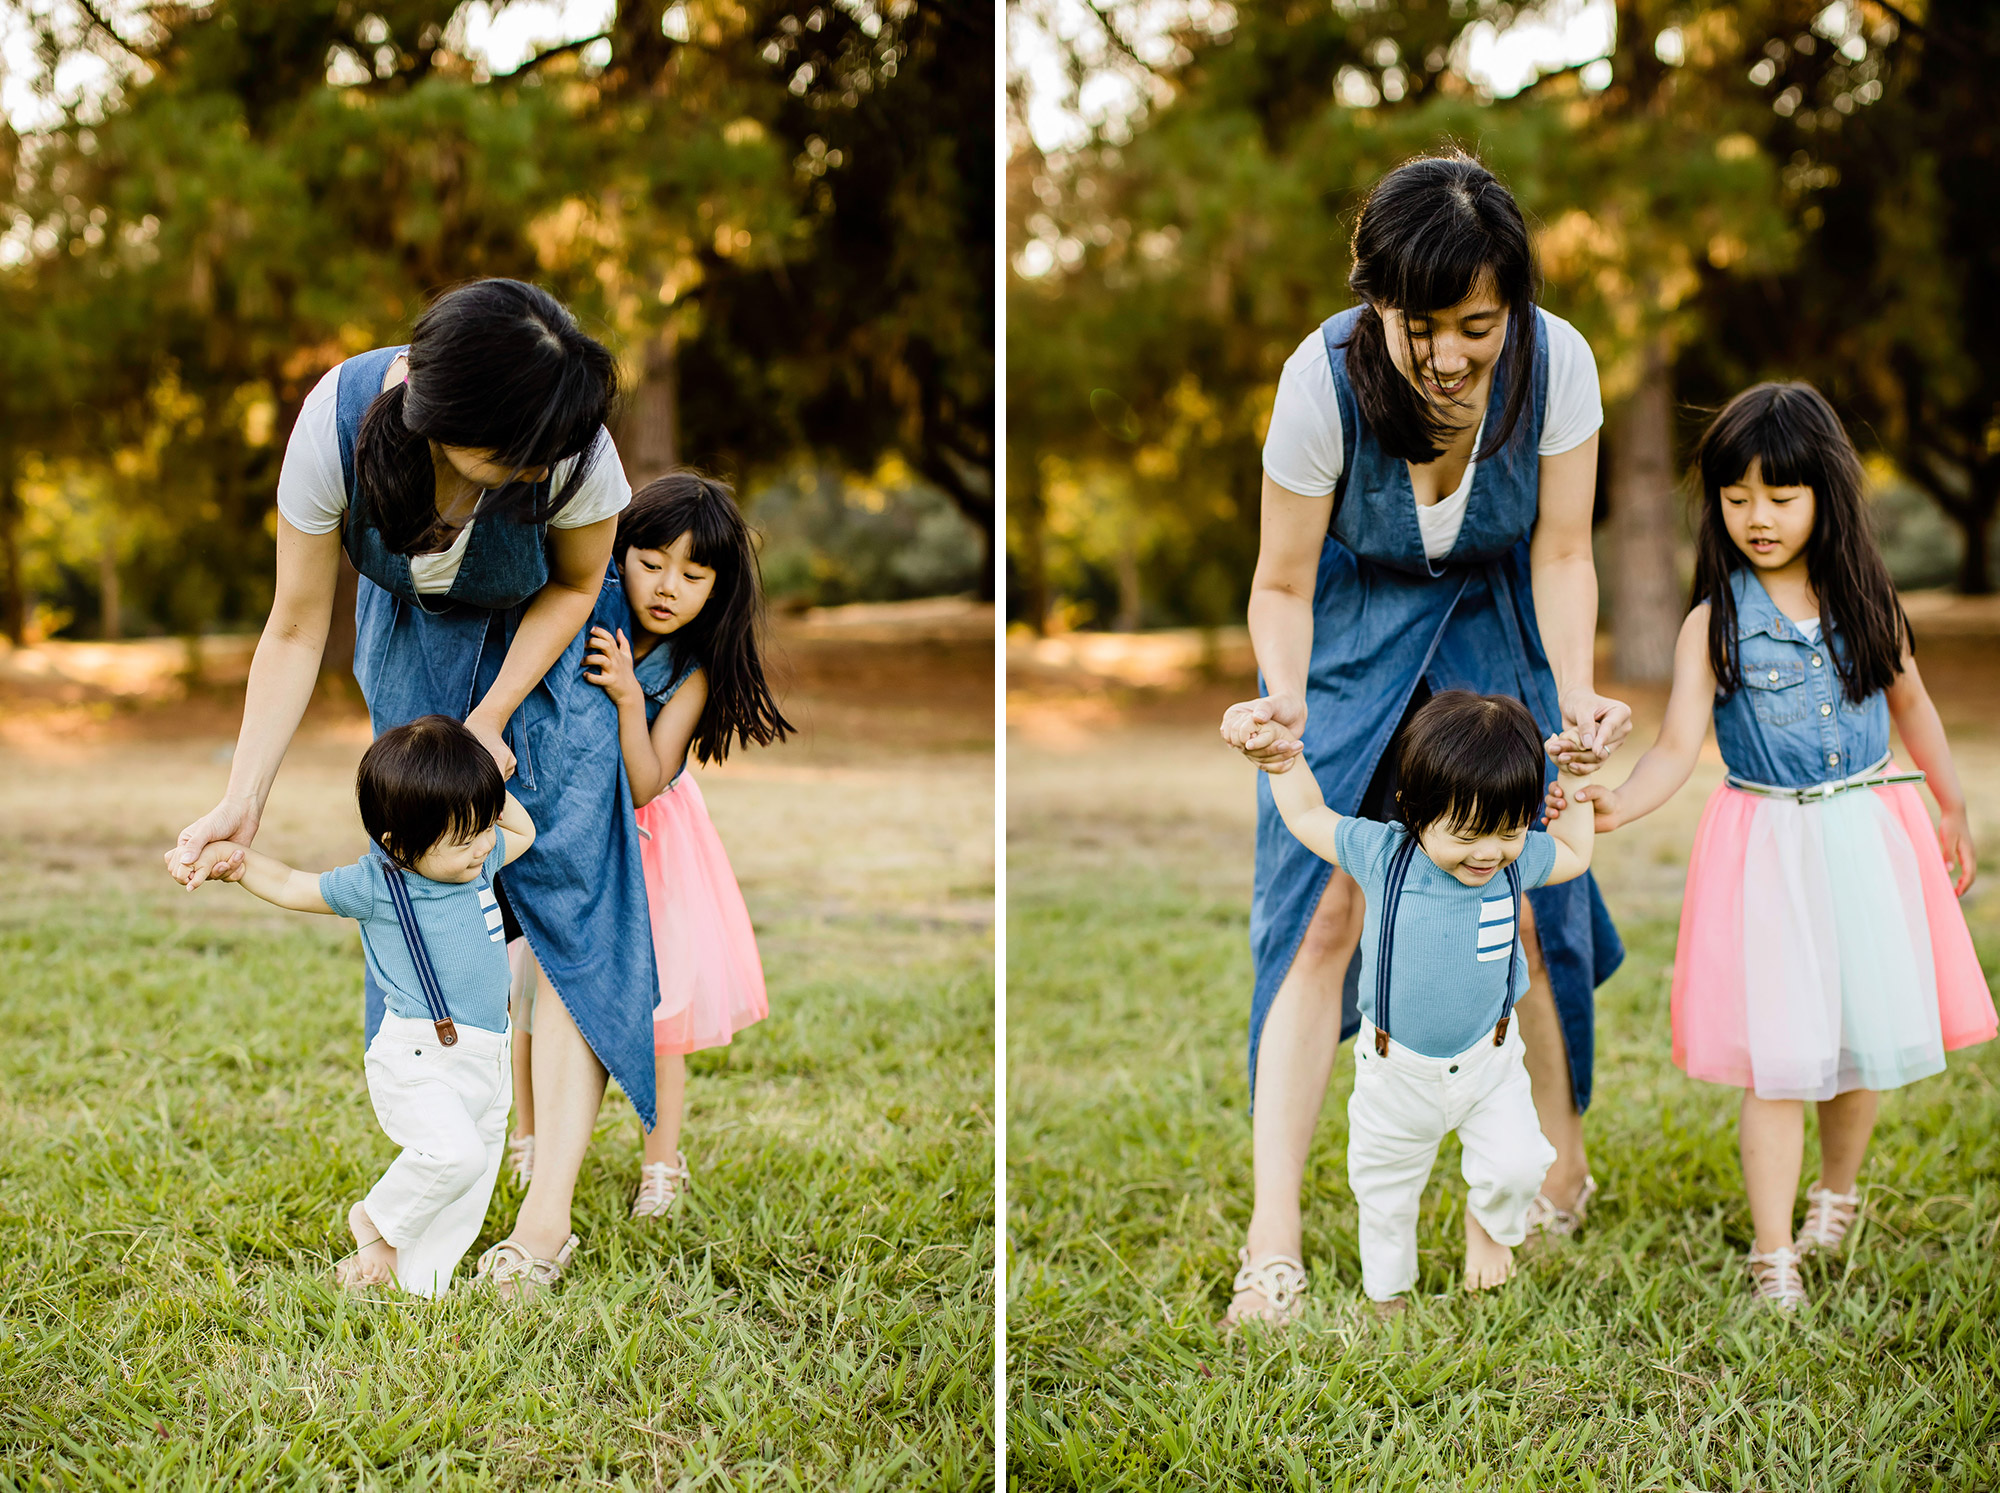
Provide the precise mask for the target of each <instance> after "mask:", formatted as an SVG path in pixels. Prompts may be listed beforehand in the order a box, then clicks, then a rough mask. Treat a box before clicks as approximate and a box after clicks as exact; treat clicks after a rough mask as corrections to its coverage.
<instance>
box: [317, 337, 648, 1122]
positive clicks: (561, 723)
mask: <svg viewBox="0 0 2000 1493" xmlns="http://www.w3.org/2000/svg"><path fill="white" fill-rule="evenodd" d="M405 351H406V349H405V348H401V347H385V348H378V349H376V350H375V351H374V352H368V353H362V354H361V355H360V356H359V357H355V358H350V359H348V360H347V361H346V362H345V363H343V364H342V365H341V368H340V379H339V384H338V394H337V398H336V403H335V415H334V425H335V430H336V432H337V434H338V438H339V444H340V464H341V474H342V476H343V477H344V478H345V480H346V486H347V501H348V509H347V519H348V521H347V522H346V523H345V525H344V527H343V530H342V544H343V546H344V547H345V549H346V551H347V554H348V558H350V559H351V560H353V562H354V566H355V568H356V569H357V570H359V571H360V572H361V581H360V585H359V588H358V591H357V594H356V596H355V603H354V677H355V679H356V680H357V681H358V682H359V683H360V685H361V693H362V696H363V698H364V699H366V700H367V702H368V716H369V721H370V723H371V724H372V725H373V727H374V730H375V734H376V735H377V736H380V735H381V734H382V733H383V732H384V731H388V730H392V729H393V728H395V727H397V726H400V725H403V724H405V723H407V722H409V721H412V720H415V719H416V718H417V717H419V716H423V715H432V714H436V715H448V716H450V717H452V718H453V719H454V720H464V719H465V717H466V716H467V715H468V714H469V713H470V712H471V710H472V707H473V706H474V705H475V704H477V703H478V701H479V699H480V697H481V696H483V695H484V694H485V693H486V691H487V690H488V689H489V688H490V687H491V686H492V684H493V681H494V679H495V678H496V677H497V676H498V675H499V672H500V665H501V663H502V661H503V660H504V659H505V658H506V656H507V649H508V647H509V645H510V644H512V642H513V640H514V632H515V629H516V628H517V627H518V626H519V625H520V621H521V614H522V613H523V611H525V610H526V607H527V603H528V602H529V600H530V599H532V598H533V597H534V595H535V593H536V592H538V591H540V590H541V589H542V587H543V586H544V585H546V584H547V583H548V579H549V561H548V551H547V535H546V532H545V528H544V526H543V525H540V524H528V523H515V522H512V521H510V520H507V519H504V518H499V517H492V516H489V517H484V518H482V519H481V520H480V521H479V522H478V523H476V524H475V525H473V528H472V533H471V535H470V537H469V538H468V539H467V540H466V553H465V559H464V562H463V563H462V564H461V565H460V567H459V572H458V579H457V580H456V581H454V582H453V583H452V587H451V590H450V591H449V592H447V593H446V594H445V595H443V596H441V597H440V596H421V597H420V596H419V595H418V594H417V592H416V589H415V587H414V585H413V584H412V583H411V579H410V561H409V557H408V556H406V555H399V554H396V553H394V552H393V551H391V550H390V549H389V547H388V546H387V545H386V544H385V543H384V542H383V540H382V536H381V534H380V532H379V531H378V530H376V529H375V528H373V527H372V526H368V525H364V524H362V523H360V522H358V521H356V520H355V519H354V517H353V515H354V511H355V510H354V498H355V474H354V445H355V440H356V438H357V436H358V435H359V433H360V429H361V419H362V416H363V415H364V414H366V413H367V410H368V406H369V405H370V404H371V403H373V401H374V399H375V396H376V395H377V394H379V393H380V392H381V390H382V380H383V378H384V377H385V376H386V374H387V373H388V370H389V365H390V364H391V363H392V362H394V361H395V359H396V358H397V357H398V356H400V355H401V354H402V353H403V352H405ZM592 626H601V627H605V628H620V627H623V628H626V629H627V630H629V629H630V627H631V611H630V608H629V607H628V606H627V604H626V601H625V590H624V587H623V586H622V585H621V584H620V582H619V579H618V570H617V567H616V565H615V564H614V565H612V566H610V567H608V568H607V570H606V572H605V576H604V580H603V582H602V584H601V585H600V586H599V588H598V597H597V606H596V609H595V610H594V611H593V612H592V613H591V617H590V621H589V622H588V623H586V624H585V625H584V627H583V628H582V629H581V630H580V631H579V632H578V633H577V635H576V636H575V637H574V638H572V639H571V640H570V643H569V646H568V647H567V648H565V649H564V650H563V652H562V656H561V657H560V658H558V659H557V660H556V661H555V663H553V664H552V665H550V666H549V671H548V673H547V674H545V675H544V676H543V677H542V679H541V682H540V683H538V684H537V685H536V686H535V687H534V689H533V690H531V691H530V692H529V693H528V697H527V698H526V699H525V700H523V701H522V702H521V706H520V708H519V709H518V710H516V711H515V712H514V715H513V718H512V719H511V720H510V721H509V722H508V723H507V729H506V740H507V745H508V747H509V748H510V749H511V750H512V751H513V753H514V758H515V768H514V776H513V778H512V779H511V780H510V781H509V782H508V784H507V787H508V791H510V792H511V793H513V795H514V796H515V797H516V798H517V799H519V800H520V802H521V806H522V807H523V808H525V809H526V810H527V811H528V813H529V815H530V816H531V817H532V818H533V819H534V821H535V831H536V833H535V843H534V845H533V847H532V848H531V849H530V850H529V851H528V853H527V854H526V855H524V856H522V857H521V858H520V859H519V860H517V861H515V862H514V864H513V865H511V866H509V867H507V869H506V870H504V871H502V872H501V873H500V874H499V877H498V878H497V883H496V884H497V887H498V890H499V894H500V897H501V899H502V901H503V902H504V904H505V906H506V909H507V911H508V913H509V914H510V915H511V917H512V919H513V921H514V922H515V923H517V924H518V925H519V927H520V930H521V932H522V934H523V935H525V936H526V938H527V940H528V946H529V947H530V948H531V949H533V950H534V953H535V957H536V958H537V959H538V960H539V961H540V962H541V966H542V969H543V970H544V972H546V973H547V975H548V977H549V982H550V984H552V985H553V986H554V987H555V989H556V992H557V994H558V996H559V997H560V998H561V1000H562V1003H563V1005H564V1006H565V1007H566V1008H567V1009H568V1011H569V1013H570V1016H571V1017H572V1018H573V1019H574V1020H575V1022H576V1025H577V1029H578V1030H579V1031H581V1032H582V1033H583V1035H584V1039H585V1040H586V1041H587V1042H589V1044H590V1048H591V1051H592V1052H594V1053H596V1055H597V1059H598V1061H599V1062H601V1063H603V1064H604V1066H605V1069H606V1070H607V1071H608V1072H609V1073H610V1074H611V1076H612V1077H613V1078H614V1079H616V1080H617V1082H618V1086H619V1087H620V1088H622V1089H623V1090H624V1091H625V1093H626V1095H627V1097H629V1098H630V1099H631V1101H632V1107H633V1108H634V1109H636V1110H637V1111H638V1112H639V1118H640V1119H641V1120H642V1121H643V1122H644V1123H645V1125H646V1127H647V1128H648V1129H651V1128H652V1125H653V1118H654V1092H653V1003H654V1000H655V999H656V992H657V991H658V989H659V978H658V972H657V970H656V967H655V965H654V962H653V944H652V940H651V939H650V938H645V937H633V936H632V930H633V929H635V928H637V929H644V928H646V927H648V926H649V921H648V914H647V909H646V884H645V879H644V875H643V873H642V871H641V870H640V865H639V836H638V826H637V825H636V824H635V823H634V821H633V817H632V792H631V787H630V785H629V783H628V782H627V779H626V776H625V759H624V756H623V754H622V753H621V752H620V751H619V747H618V709H617V707H616V706H615V705H613V704H612V703H611V698H610V696H608V695H606V694H605V693H604V691H603V690H601V689H599V688H598V687H597V686H596V685H593V684H591V683H589V682H588V681H587V680H586V679H585V678H584V677H583V655H584V644H585V640H586V638H587V637H588V635H589V631H590V628H591V627H592ZM366 990H367V1015H366V1033H367V1040H369V1041H373V1040H374V1037H375V1031H376V1029H377V1028H378V1027H379V1026H380V1025H381V1022H382V1010H383V1004H382V992H381V990H380V989H379V988H378V987H377V986H376V985H375V983H374V982H373V980H368V981H367V982H366Z"/></svg>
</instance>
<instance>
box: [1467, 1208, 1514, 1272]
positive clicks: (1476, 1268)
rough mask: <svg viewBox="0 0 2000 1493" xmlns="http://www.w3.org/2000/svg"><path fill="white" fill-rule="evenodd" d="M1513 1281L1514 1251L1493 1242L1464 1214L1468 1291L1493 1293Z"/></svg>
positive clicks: (1469, 1211) (1471, 1218) (1483, 1230)
mask: <svg viewBox="0 0 2000 1493" xmlns="http://www.w3.org/2000/svg"><path fill="white" fill-rule="evenodd" d="M1513 1277H1514V1251H1513V1250H1511V1249H1509V1248H1508V1247H1507V1246H1506V1245H1504V1244H1496V1243H1494V1242H1493V1236H1492V1235H1491V1234H1489V1233H1487V1232H1486V1230H1485V1229H1484V1228H1483V1227H1481V1226H1480V1222H1479V1220H1478V1219H1476V1218H1474V1217H1473V1216H1472V1209H1471V1208H1470V1207H1467V1208H1466V1210H1465V1289H1466V1290H1468V1291H1490V1290H1492V1289H1493V1287H1495V1286H1504V1285H1506V1284H1507V1282H1508V1281H1510V1280H1512V1279H1513Z"/></svg>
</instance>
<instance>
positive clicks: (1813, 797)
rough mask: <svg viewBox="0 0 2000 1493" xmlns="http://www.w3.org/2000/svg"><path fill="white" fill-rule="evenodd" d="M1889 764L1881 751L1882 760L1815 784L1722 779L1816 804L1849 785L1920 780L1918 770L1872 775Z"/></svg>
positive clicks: (1747, 788) (1762, 792)
mask: <svg viewBox="0 0 2000 1493" xmlns="http://www.w3.org/2000/svg"><path fill="white" fill-rule="evenodd" d="M1888 765H1889V754H1888V753H1886V752H1885V753H1883V755H1882V760H1881V761H1880V762H1877V763H1876V764H1875V765H1874V766H1873V767H1864V768H1863V769H1862V770H1861V771H1860V772H1857V773H1856V774H1855V775H1854V776H1853V777H1851V778H1836V779H1834V780H1833V781H1832V782H1827V783H1815V784H1813V785H1812V787H1810V788H1780V787H1778V786H1777V785H1776V784H1775V783H1754V782H1752V781H1751V780H1750V779H1748V778H1739V777H1738V776H1737V775H1736V774H1735V773H1733V772H1732V773H1730V774H1729V776H1728V777H1726V778H1724V779H1723V781H1724V782H1725V783H1727V784H1728V785H1729V786H1730V787H1732V788H1734V789H1737V790H1738V791H1739V792H1742V793H1754V794H1756V795H1757V796H1758V797H1759V798H1782V799H1786V800H1788V801H1789V802H1791V803H1798V804H1810V803H1818V802H1820V801H1821V800H1823V799H1828V798H1834V797H1836V796H1838V795H1839V794H1842V793H1845V792H1847V791H1848V790H1849V789H1850V788H1882V787H1886V786H1887V785H1889V784H1890V783H1921V782H1922V781H1923V780H1924V775H1923V774H1922V773H1921V772H1892V773H1885V774H1883V776H1881V777H1877V776H1875V775H1876V774H1877V773H1879V772H1881V771H1882V769H1883V768H1885V767H1887V766H1888Z"/></svg>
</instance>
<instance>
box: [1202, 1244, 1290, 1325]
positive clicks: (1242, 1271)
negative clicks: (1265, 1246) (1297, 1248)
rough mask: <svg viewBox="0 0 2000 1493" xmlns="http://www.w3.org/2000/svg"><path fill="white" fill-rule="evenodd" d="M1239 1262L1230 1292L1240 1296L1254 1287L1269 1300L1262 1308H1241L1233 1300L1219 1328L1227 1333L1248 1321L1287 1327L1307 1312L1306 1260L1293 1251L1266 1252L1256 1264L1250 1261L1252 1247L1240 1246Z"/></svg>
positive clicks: (1230, 1284)
mask: <svg viewBox="0 0 2000 1493" xmlns="http://www.w3.org/2000/svg"><path fill="white" fill-rule="evenodd" d="M1236 1262H1237V1264H1238V1266H1239V1267H1240V1268H1239V1269H1238V1270H1237V1272H1236V1278H1235V1279H1234V1280H1232V1281H1231V1282H1230V1283H1229V1289H1230V1293H1231V1294H1232V1295H1235V1296H1241V1295H1242V1294H1243V1293H1244V1292H1245V1291H1255V1292H1256V1293H1257V1294H1258V1295H1259V1296H1262V1297H1263V1298H1264V1300H1265V1302H1266V1303H1267V1304H1266V1306H1265V1307H1264V1308H1262V1309H1261V1310H1260V1309H1258V1308H1256V1307H1247V1308H1243V1309H1239V1308H1238V1307H1237V1306H1236V1304H1235V1303H1234V1302H1233V1301H1232V1302H1231V1303H1230V1305H1229V1310H1228V1311H1226V1312H1224V1313H1223V1315H1222V1320H1221V1321H1220V1322H1218V1323H1216V1324H1215V1326H1216V1330H1217V1331H1218V1332H1221V1333H1222V1334H1223V1335H1224V1336H1227V1335H1228V1334H1230V1333H1232V1332H1234V1331H1236V1329H1237V1328H1239V1327H1241V1326H1242V1325H1243V1324H1244V1323H1246V1322H1264V1323H1268V1324H1269V1325H1271V1326H1273V1327H1287V1326H1290V1325H1291V1324H1292V1323H1294V1322H1296V1321H1298V1319H1299V1318H1300V1317H1302V1316H1304V1315H1305V1310H1306V1267H1305V1262H1304V1261H1302V1260H1298V1259H1295V1258H1294V1257H1292V1256H1291V1255H1266V1256H1265V1257H1264V1258H1263V1259H1261V1260H1259V1261H1258V1262H1257V1263H1256V1264H1254V1265H1253V1264H1251V1263H1250V1251H1249V1250H1248V1249H1239V1250H1237V1251H1236Z"/></svg>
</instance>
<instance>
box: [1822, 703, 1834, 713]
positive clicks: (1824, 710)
mask: <svg viewBox="0 0 2000 1493" xmlns="http://www.w3.org/2000/svg"><path fill="white" fill-rule="evenodd" d="M1819 713H1820V714H1821V715H1832V714H1833V707H1832V706H1831V705H1822V706H1820V708H1819Z"/></svg>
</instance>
